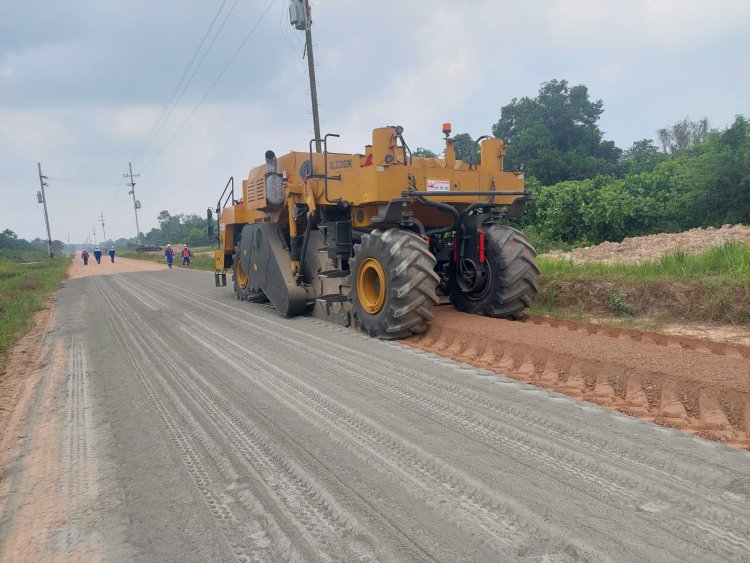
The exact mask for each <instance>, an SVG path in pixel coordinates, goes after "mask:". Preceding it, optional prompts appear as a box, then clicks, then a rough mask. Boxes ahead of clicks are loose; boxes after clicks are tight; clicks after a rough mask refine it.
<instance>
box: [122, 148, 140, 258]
mask: <svg viewBox="0 0 750 563" xmlns="http://www.w3.org/2000/svg"><path fill="white" fill-rule="evenodd" d="M128 166H129V167H130V173H129V174H123V175H122V176H123V178H127V177H128V176H130V191H129V192H128V194H130V195H132V196H133V211H135V248H136V250H137V249H138V248H139V247H140V246H141V228H140V227H139V226H138V210H139V209H140V208H141V202H140V201H138V200H136V199H135V182H134V181H133V178H134V177H135V178H137V177H138V176H140V174H133V163H132V162H128Z"/></svg>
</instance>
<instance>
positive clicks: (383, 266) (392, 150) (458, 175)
mask: <svg viewBox="0 0 750 563" xmlns="http://www.w3.org/2000/svg"><path fill="white" fill-rule="evenodd" d="M443 133H444V135H445V158H442V159H438V158H422V157H417V156H413V155H412V153H411V150H410V149H409V147H408V145H407V144H406V142H405V141H404V135H403V128H402V127H400V126H389V127H380V128H378V129H375V130H373V132H372V144H371V145H366V146H365V147H364V152H363V153H362V154H343V153H337V152H329V151H328V142H329V139H330V138H332V137H338V135H334V134H328V135H325V137H324V138H323V139H312V140H311V141H310V145H309V146H310V148H309V150H308V151H307V152H290V153H288V154H285V155H283V156H276V154H275V153H274V152H273V151H272V150H269V151H267V152H266V154H265V164H262V165H260V166H257V167H256V168H253V169H252V170H251V171H250V173H249V175H248V177H247V179H245V180H242V189H241V190H242V191H241V193H235V186H234V179H233V178H230V181H229V182H227V185H226V187H225V189H224V192H223V193H222V195H221V196H220V197H219V201H218V202H217V205H216V208H215V211H216V215H217V219H218V229H219V231H218V232H219V237H218V238H219V248H218V249H217V250H216V258H215V262H216V273H215V281H216V285H217V286H222V285H226V283H227V282H226V276H227V272H228V270H230V269H231V270H232V281H233V285H234V291H235V293H236V295H237V298H238V299H240V300H242V301H254V302H265V301H270V302H271V304H272V305H273V306H274V307H275V308H276V309H277V310H278V311H279V312H280V313H281V314H283V315H287V316H296V315H313V316H315V317H319V318H323V319H328V320H331V321H334V322H337V323H340V324H343V325H346V326H349V325H352V324H353V325H356V326H358V327H359V328H360V329H361V330H363V331H364V332H366V333H368V334H369V335H371V336H376V337H379V338H385V339H393V338H405V337H408V336H410V335H412V334H419V333H423V332H425V331H426V330H427V329H428V328H429V321H430V319H431V318H432V315H433V307H434V306H435V305H438V304H439V303H448V302H450V303H452V304H453V305H454V306H455V307H456V308H457V309H459V310H461V311H466V312H470V313H476V314H478V315H488V316H492V317H500V318H507V319H518V318H520V317H521V316H522V314H523V310H524V309H525V308H526V307H528V306H529V304H530V303H531V300H532V298H533V297H534V295H535V294H536V293H537V276H538V274H539V269H538V268H537V265H536V263H535V261H534V259H535V256H536V252H535V251H534V249H533V248H532V246H531V244H529V242H528V240H527V239H526V237H525V236H524V235H523V234H522V233H521V232H520V231H518V230H516V229H514V228H512V227H510V226H508V224H507V223H508V220H509V219H513V218H517V217H519V216H520V215H521V213H522V211H523V208H524V205H525V203H526V202H527V201H529V200H530V197H531V195H530V193H529V192H527V191H526V190H525V189H524V179H523V173H522V172H521V171H505V170H504V169H503V157H504V155H505V153H506V151H507V148H508V145H507V144H506V143H505V142H504V141H503V140H502V139H497V138H489V137H481V138H480V139H479V140H478V141H477V144H479V147H478V150H475V152H476V153H477V154H478V155H481V156H478V157H477V158H476V160H477V162H464V161H461V160H457V159H456V152H455V147H454V140H453V139H452V138H451V137H450V133H451V126H450V124H449V123H446V124H444V125H443ZM313 143H321V144H322V146H323V151H322V152H313V150H312V147H313ZM475 149H477V147H476V146H475ZM237 191H238V192H239V190H237ZM211 212H212V210H211V209H209V216H210V215H211V214H212V213H211ZM209 218H210V217H209ZM209 223H210V221H209Z"/></svg>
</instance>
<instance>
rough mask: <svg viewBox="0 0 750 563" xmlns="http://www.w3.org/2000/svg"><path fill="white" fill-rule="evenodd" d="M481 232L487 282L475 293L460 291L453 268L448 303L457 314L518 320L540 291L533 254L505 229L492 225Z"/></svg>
mask: <svg viewBox="0 0 750 563" xmlns="http://www.w3.org/2000/svg"><path fill="white" fill-rule="evenodd" d="M483 231H484V241H485V260H486V267H487V270H488V275H487V281H486V283H485V284H484V286H483V287H482V288H480V289H478V290H476V291H473V292H465V291H462V289H461V284H459V283H458V282H457V280H456V275H457V274H456V272H455V268H452V269H451V278H452V280H451V301H452V302H453V304H454V305H455V307H456V309H458V310H459V311H465V312H467V313H475V314H477V315H486V316H489V317H499V318H502V319H520V318H521V317H522V316H523V311H524V309H526V308H527V307H529V306H530V305H531V302H532V300H533V299H534V296H535V295H536V294H537V292H538V291H539V286H538V285H537V276H538V275H539V267H538V266H537V265H536V262H535V261H534V258H535V257H536V251H535V250H534V247H533V246H531V243H530V242H529V241H528V239H527V238H526V237H525V236H524V234H523V233H522V232H521V231H518V230H516V229H514V228H512V227H509V226H507V225H492V226H491V227H489V228H487V229H483Z"/></svg>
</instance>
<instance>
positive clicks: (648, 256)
mask: <svg viewBox="0 0 750 563" xmlns="http://www.w3.org/2000/svg"><path fill="white" fill-rule="evenodd" d="M729 241H736V242H742V243H745V244H750V226H748V225H724V226H722V227H721V228H720V229H716V228H714V227H707V228H705V229H690V230H689V231H685V232H682V233H660V234H657V235H648V236H644V237H633V238H626V239H625V240H623V241H622V242H603V243H601V244H597V245H596V246H588V247H586V248H576V249H575V250H571V251H569V252H563V251H560V250H555V251H552V252H549V253H547V254H544V255H543V256H545V257H548V258H565V259H569V260H572V261H573V263H574V264H585V263H587V262H604V263H607V264H612V263H616V262H617V263H628V264H637V263H640V262H646V261H649V260H658V259H659V258H660V257H661V256H663V255H665V254H669V253H671V252H675V251H677V250H680V251H683V252H686V253H688V254H696V253H698V252H703V251H704V250H706V249H708V248H711V247H712V246H721V245H722V244H724V243H726V242H729Z"/></svg>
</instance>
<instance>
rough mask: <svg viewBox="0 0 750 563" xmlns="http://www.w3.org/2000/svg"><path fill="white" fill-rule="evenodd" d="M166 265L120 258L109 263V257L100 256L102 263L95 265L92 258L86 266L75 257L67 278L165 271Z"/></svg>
mask: <svg viewBox="0 0 750 563" xmlns="http://www.w3.org/2000/svg"><path fill="white" fill-rule="evenodd" d="M166 269H167V265H166V264H157V263H156V262H149V261H147V260H134V259H132V258H120V257H117V256H115V261H114V262H110V259H109V256H102V263H101V264H97V263H96V260H94V258H93V256H92V257H91V258H89V263H88V265H87V266H84V265H83V260H81V258H80V257H76V258H75V259H74V260H73V262H72V264H71V265H70V270H68V277H70V278H81V277H86V276H106V275H111V274H126V273H129V272H149V271H152V270H166Z"/></svg>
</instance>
